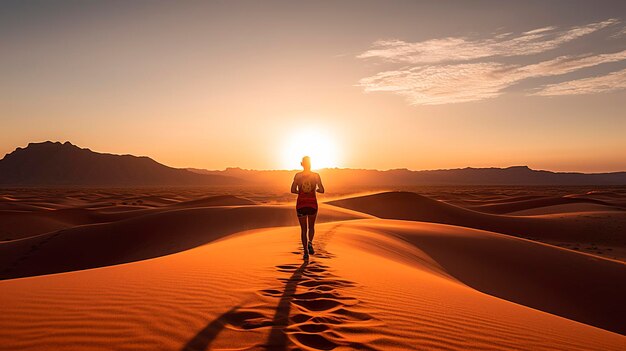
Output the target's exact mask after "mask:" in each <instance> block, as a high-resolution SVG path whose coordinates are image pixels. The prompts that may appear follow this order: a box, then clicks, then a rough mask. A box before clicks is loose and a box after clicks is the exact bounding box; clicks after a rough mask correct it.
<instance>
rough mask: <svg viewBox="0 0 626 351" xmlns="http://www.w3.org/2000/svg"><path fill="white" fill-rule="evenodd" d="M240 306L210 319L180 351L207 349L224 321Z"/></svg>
mask: <svg viewBox="0 0 626 351" xmlns="http://www.w3.org/2000/svg"><path fill="white" fill-rule="evenodd" d="M239 307H240V306H235V307H233V308H231V309H230V310H228V311H226V312H224V313H223V314H222V315H220V316H219V317H217V319H215V320H213V321H211V322H210V323H209V324H207V326H206V327H204V328H203V329H202V330H200V331H199V332H198V334H196V335H195V336H194V337H193V338H192V339H191V340H189V342H188V343H187V344H186V345H185V346H184V347H183V348H182V349H181V351H204V350H207V349H208V347H209V346H211V343H212V342H213V340H215V338H216V337H217V335H218V334H219V333H220V332H221V331H222V329H224V326H225V325H226V323H225V321H226V320H228V319H229V318H230V317H231V316H232V315H233V314H235V312H236V311H237V309H239Z"/></svg>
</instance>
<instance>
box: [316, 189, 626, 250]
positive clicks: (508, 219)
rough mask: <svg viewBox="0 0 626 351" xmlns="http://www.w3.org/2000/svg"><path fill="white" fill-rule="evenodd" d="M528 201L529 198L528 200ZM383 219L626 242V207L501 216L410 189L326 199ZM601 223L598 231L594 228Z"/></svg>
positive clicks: (573, 239)
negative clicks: (603, 211) (592, 212)
mask: <svg viewBox="0 0 626 351" xmlns="http://www.w3.org/2000/svg"><path fill="white" fill-rule="evenodd" d="M531 201H532V200H531ZM328 203H329V204H331V205H334V206H339V207H344V208H349V209H351V210H355V211H359V212H363V213H368V214H371V215H374V216H376V217H380V218H386V219H404V220H412V221H422V222H434V223H442V224H451V225H457V226H463V227H468V228H476V229H483V230H488V231H492V232H497V233H503V234H510V235H515V236H523V237H533V238H537V239H540V240H556V241H565V242H595V243H602V244H607V245H619V246H626V237H624V235H623V227H622V225H624V224H625V223H626V211H618V212H611V213H614V215H612V216H611V217H610V218H607V216H605V215H600V216H585V217H581V216H575V215H569V216H566V215H564V216H558V217H557V216H551V215H546V216H536V217H521V216H505V215H494V214H488V213H482V212H478V211H473V210H469V209H465V208H461V207H457V206H454V205H451V204H447V203H444V202H441V201H437V200H434V199H430V198H428V197H425V196H421V195H418V194H415V193H411V192H385V193H378V194H373V195H366V196H359V197H353V198H347V199H341V200H335V201H330V202H328ZM599 227H601V228H602V231H601V232H599V231H598V230H597V229H598V228H599Z"/></svg>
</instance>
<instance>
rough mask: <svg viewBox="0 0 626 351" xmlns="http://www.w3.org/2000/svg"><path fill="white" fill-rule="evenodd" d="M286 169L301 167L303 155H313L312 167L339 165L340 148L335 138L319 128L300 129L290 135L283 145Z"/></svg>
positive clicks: (284, 166)
mask: <svg viewBox="0 0 626 351" xmlns="http://www.w3.org/2000/svg"><path fill="white" fill-rule="evenodd" d="M282 150H283V161H282V162H283V166H282V168H284V169H297V168H300V161H302V156H310V157H311V166H312V167H311V168H313V169H320V168H331V167H337V164H338V163H337V160H338V156H339V155H338V152H339V150H338V148H337V145H336V144H335V143H334V141H333V138H332V137H331V136H330V135H329V134H328V133H324V132H322V131H318V130H308V129H307V130H300V131H297V132H294V133H292V134H290V135H289V137H288V138H287V139H286V140H285V143H284V145H283V149H282Z"/></svg>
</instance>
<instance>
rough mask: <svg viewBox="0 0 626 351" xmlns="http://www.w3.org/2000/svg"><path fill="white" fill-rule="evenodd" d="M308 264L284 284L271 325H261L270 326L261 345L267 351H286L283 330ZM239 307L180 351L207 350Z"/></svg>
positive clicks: (306, 262) (221, 317)
mask: <svg viewBox="0 0 626 351" xmlns="http://www.w3.org/2000/svg"><path fill="white" fill-rule="evenodd" d="M308 263H309V262H308V261H304V262H303V263H302V264H301V265H300V267H298V269H296V270H295V272H294V273H293V274H292V275H291V277H290V278H289V279H288V280H287V283H286V284H285V289H284V290H283V293H282V295H281V296H280V300H279V302H278V306H277V307H276V312H275V313H274V317H273V319H272V321H271V323H267V324H261V325H259V326H263V325H271V326H272V329H271V330H270V335H269V337H268V338H267V342H266V343H265V344H264V345H262V346H263V348H265V349H267V350H278V351H281V350H287V335H286V334H285V332H284V329H285V328H286V327H287V326H289V313H290V311H291V302H292V300H293V295H294V293H295V292H296V288H297V287H298V283H300V282H301V281H302V275H303V274H304V271H305V270H306V266H307V264H308ZM240 307H241V306H235V307H233V308H231V309H230V310H228V311H226V312H225V313H223V314H222V315H220V316H219V317H218V318H217V319H215V320H213V321H211V322H210V323H209V324H207V325H206V327H204V328H203V329H202V330H200V331H199V332H198V333H197V334H196V335H195V336H194V337H193V338H192V339H191V340H189V342H188V343H187V344H186V345H185V346H184V347H183V348H182V349H181V350H182V351H200V350H202V351H203V350H209V349H210V346H211V343H212V342H213V341H214V340H215V338H217V335H218V334H219V333H220V332H221V331H222V330H223V329H224V328H225V327H226V325H227V324H228V323H230V322H232V321H233V320H236V319H238V318H237V316H238V315H239V314H240V312H239V311H238V309H239V308H240Z"/></svg>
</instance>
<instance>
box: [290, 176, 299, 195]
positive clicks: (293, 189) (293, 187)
mask: <svg viewBox="0 0 626 351" xmlns="http://www.w3.org/2000/svg"><path fill="white" fill-rule="evenodd" d="M297 178H298V175H297V174H296V176H295V177H293V183H291V193H292V194H297V193H298V183H297V182H296V179H297Z"/></svg>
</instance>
